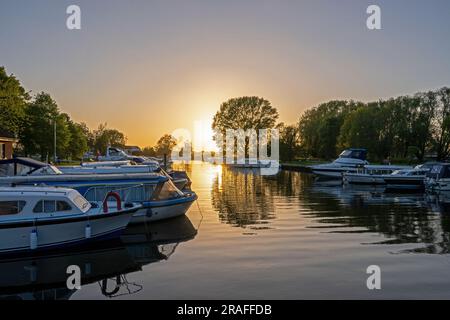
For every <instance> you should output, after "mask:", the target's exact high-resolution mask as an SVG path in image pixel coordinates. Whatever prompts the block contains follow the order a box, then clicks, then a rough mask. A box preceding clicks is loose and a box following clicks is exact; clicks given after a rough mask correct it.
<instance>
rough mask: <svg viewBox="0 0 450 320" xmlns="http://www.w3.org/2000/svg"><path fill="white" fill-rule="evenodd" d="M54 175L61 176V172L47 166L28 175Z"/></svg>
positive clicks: (51, 166)
mask: <svg viewBox="0 0 450 320" xmlns="http://www.w3.org/2000/svg"><path fill="white" fill-rule="evenodd" d="M54 174H62V172H61V170H59V169H58V168H57V167H55V166H53V165H50V164H49V165H48V166H45V167H43V168H39V169H37V170H35V171H33V172H31V173H30V175H32V176H38V175H54Z"/></svg>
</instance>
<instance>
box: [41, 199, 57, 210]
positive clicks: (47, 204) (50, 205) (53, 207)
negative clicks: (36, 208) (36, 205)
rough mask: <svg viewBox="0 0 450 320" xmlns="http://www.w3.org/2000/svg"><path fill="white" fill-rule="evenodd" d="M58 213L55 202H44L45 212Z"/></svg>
mask: <svg viewBox="0 0 450 320" xmlns="http://www.w3.org/2000/svg"><path fill="white" fill-rule="evenodd" d="M55 211H56V204H55V201H49V200H44V212H45V213H52V212H55Z"/></svg>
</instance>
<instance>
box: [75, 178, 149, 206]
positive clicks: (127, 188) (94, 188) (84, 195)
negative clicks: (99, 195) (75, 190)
mask: <svg viewBox="0 0 450 320" xmlns="http://www.w3.org/2000/svg"><path fill="white" fill-rule="evenodd" d="M105 186H108V185H101V186H92V187H90V188H88V189H87V190H86V191H85V192H84V193H83V197H84V198H86V195H87V194H88V193H89V192H90V191H91V190H94V191H95V190H96V189H97V188H104V187H105ZM144 186H145V185H144V184H143V183H141V184H136V185H132V186H127V187H117V188H113V189H111V190H109V191H108V192H106V194H105V196H104V197H103V199H102V201H101V203H102V205H101V207H100V210H104V207H105V200H107V199H108V197H109V196H110V193H111V192H116V193H119V192H120V191H124V190H129V189H134V188H136V189H137V188H139V187H144ZM119 195H120V194H119ZM126 201H127V200H126V197H125V199H123V202H124V203H125V202H126Z"/></svg>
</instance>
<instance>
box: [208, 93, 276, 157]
mask: <svg viewBox="0 0 450 320" xmlns="http://www.w3.org/2000/svg"><path fill="white" fill-rule="evenodd" d="M277 119H278V111H277V109H276V108H274V107H272V105H271V104H270V102H269V101H268V100H266V99H264V98H260V97H240V98H233V99H230V100H228V101H226V102H224V103H222V104H221V106H220V109H219V111H217V113H216V114H215V115H214V119H213V124H212V129H213V130H214V131H215V132H216V133H221V134H222V135H223V137H224V139H223V141H222V145H221V142H220V141H217V143H218V146H219V148H222V150H225V149H226V148H225V144H226V130H227V129H234V130H243V131H242V132H241V133H240V134H245V133H246V132H247V130H250V129H253V130H255V131H256V134H257V135H258V134H259V131H258V130H259V129H272V128H274V127H275V123H276V121H277ZM242 138H244V137H242ZM236 141H237V140H236ZM244 148H245V150H242V151H243V152H245V155H246V156H247V154H248V150H249V138H248V137H245V146H244Z"/></svg>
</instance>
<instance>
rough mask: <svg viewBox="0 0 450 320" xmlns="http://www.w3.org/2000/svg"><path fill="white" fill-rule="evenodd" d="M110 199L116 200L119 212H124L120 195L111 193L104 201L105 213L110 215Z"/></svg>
mask: <svg viewBox="0 0 450 320" xmlns="http://www.w3.org/2000/svg"><path fill="white" fill-rule="evenodd" d="M109 197H113V198H115V199H116V203H117V210H119V211H120V210H122V200H121V199H120V195H119V194H118V193H117V192H114V191H110V192H108V194H107V195H106V197H105V200H103V212H104V213H108V199H109Z"/></svg>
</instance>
